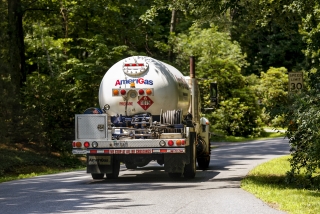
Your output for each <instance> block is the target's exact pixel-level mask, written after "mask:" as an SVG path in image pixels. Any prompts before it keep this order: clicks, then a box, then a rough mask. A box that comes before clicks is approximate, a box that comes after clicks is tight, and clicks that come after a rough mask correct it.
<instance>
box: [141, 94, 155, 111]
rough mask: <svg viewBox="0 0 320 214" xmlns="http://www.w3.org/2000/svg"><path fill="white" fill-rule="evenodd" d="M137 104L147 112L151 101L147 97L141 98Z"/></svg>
mask: <svg viewBox="0 0 320 214" xmlns="http://www.w3.org/2000/svg"><path fill="white" fill-rule="evenodd" d="M138 104H139V105H140V106H141V108H143V109H144V110H147V109H148V108H149V107H150V106H151V105H152V104H153V101H152V100H151V99H150V98H149V97H147V96H143V97H141V99H140V100H139V101H138Z"/></svg>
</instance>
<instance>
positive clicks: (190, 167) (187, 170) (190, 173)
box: [183, 134, 197, 178]
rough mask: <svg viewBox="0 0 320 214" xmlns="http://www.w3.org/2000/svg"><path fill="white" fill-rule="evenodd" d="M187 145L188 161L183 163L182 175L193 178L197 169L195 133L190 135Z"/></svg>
mask: <svg viewBox="0 0 320 214" xmlns="http://www.w3.org/2000/svg"><path fill="white" fill-rule="evenodd" d="M189 147H190V163H189V164H186V165H185V167H184V172H183V175H184V177H185V178H194V177H195V176H196V171H197V163H196V162H197V161H196V143H195V134H193V137H190V146H189Z"/></svg>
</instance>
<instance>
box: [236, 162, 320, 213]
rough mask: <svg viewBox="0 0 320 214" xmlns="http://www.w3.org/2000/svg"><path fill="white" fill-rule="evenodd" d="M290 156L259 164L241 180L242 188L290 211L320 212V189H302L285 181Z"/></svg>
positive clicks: (274, 205)
mask: <svg viewBox="0 0 320 214" xmlns="http://www.w3.org/2000/svg"><path fill="white" fill-rule="evenodd" d="M289 158H290V156H284V157H280V158H276V159H273V160H271V161H269V162H266V163H264V164H261V165H259V166H258V167H256V168H255V169H253V170H252V171H251V172H250V173H249V174H248V176H247V177H246V178H245V179H243V180H242V181H241V188H242V189H244V190H246V191H248V192H250V193H252V194H254V195H255V196H256V197H258V198H260V199H261V200H263V201H265V202H266V203H268V204H269V205H270V206H272V207H274V208H276V209H280V210H284V211H286V212H288V213H294V214H296V213H297V214H298V213H299V214H300V213H303V214H308V213H310V214H311V213H314V214H316V213H320V191H319V190H307V189H301V188H297V187H296V186H294V185H293V184H292V185H288V184H287V183H286V182H285V178H286V172H287V171H289V170H290V163H289V161H288V159H289Z"/></svg>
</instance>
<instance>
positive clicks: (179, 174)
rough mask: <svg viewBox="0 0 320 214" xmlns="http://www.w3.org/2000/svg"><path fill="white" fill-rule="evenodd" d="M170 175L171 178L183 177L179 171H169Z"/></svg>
mask: <svg viewBox="0 0 320 214" xmlns="http://www.w3.org/2000/svg"><path fill="white" fill-rule="evenodd" d="M168 175H169V177H170V178H180V177H181V173H179V172H169V173H168Z"/></svg>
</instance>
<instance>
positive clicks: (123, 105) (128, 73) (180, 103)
mask: <svg viewBox="0 0 320 214" xmlns="http://www.w3.org/2000/svg"><path fill="white" fill-rule="evenodd" d="M99 104H100V107H101V108H103V107H104V106H107V107H108V108H109V110H107V111H106V113H107V114H108V115H110V116H116V115H120V114H122V115H127V116H130V115H134V114H139V113H147V112H148V113H150V114H152V115H160V114H161V113H162V112H166V111H171V110H182V112H183V114H184V115H185V114H187V113H188V109H189V105H190V89H189V86H188V84H187V82H186V80H185V78H184V76H183V75H182V74H181V72H180V71H178V70H177V69H176V68H174V67H173V66H171V65H168V64H166V63H164V62H161V61H159V60H156V59H153V58H151V57H146V56H133V57H128V58H125V59H123V60H121V61H119V62H117V63H116V64H114V65H113V66H112V67H111V68H110V69H109V70H108V71H107V72H106V74H105V75H104V77H103V79H102V81H101V84H100V89H99Z"/></svg>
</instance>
